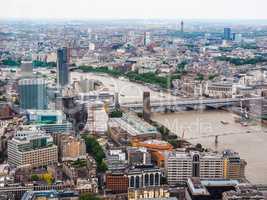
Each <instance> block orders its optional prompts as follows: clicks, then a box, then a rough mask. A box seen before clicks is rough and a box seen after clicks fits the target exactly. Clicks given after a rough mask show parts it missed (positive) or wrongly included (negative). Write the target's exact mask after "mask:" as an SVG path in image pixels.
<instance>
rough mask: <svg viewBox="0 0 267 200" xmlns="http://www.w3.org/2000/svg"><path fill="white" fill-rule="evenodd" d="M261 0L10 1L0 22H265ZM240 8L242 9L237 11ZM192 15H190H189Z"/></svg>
mask: <svg viewBox="0 0 267 200" xmlns="http://www.w3.org/2000/svg"><path fill="white" fill-rule="evenodd" d="M266 6H267V2H266V1H264V0H256V1H251V0H248V1H246V2H244V1H242V0H236V1H230V0H219V1H212V0H203V1H194V0H187V1H184V0H180V1H173V0H168V1H164V2H163V1H157V2H153V1H151V0H147V1H141V0H137V1H129V0H126V1H125V0H124V1H123V0H114V1H106V0H89V1H87V0H76V1H73V0H71V1H67V2H66V1H64V3H63V1H60V0H58V1H52V0H47V1H42V0H37V1H36V0H35V1H34V0H22V1H19V0H10V1H4V2H2V3H1V8H0V11H1V12H0V19H9V18H15V19H20V18H22V19H160V18H162V19H176V18H183V19H235V20H236V19H238V20H239V19H240V20H242V19H243V20H244V19H254V20H261V19H267V13H266V12H265V9H264V8H266ZM241 8H242V9H241ZM192 13H193V15H192Z"/></svg>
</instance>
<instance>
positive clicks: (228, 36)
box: [223, 28, 232, 40]
mask: <svg viewBox="0 0 267 200" xmlns="http://www.w3.org/2000/svg"><path fill="white" fill-rule="evenodd" d="M231 38H232V37H231V28H224V33H223V39H224V40H231Z"/></svg>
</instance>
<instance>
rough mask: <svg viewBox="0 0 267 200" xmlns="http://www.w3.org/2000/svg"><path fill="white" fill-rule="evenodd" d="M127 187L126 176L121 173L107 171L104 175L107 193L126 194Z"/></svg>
mask: <svg viewBox="0 0 267 200" xmlns="http://www.w3.org/2000/svg"><path fill="white" fill-rule="evenodd" d="M128 187H129V180H128V176H127V175H126V174H124V173H123V172H122V171H112V172H111V171H108V172H107V173H106V189H107V191H108V192H111V193H114V194H118V193H127V192H128Z"/></svg>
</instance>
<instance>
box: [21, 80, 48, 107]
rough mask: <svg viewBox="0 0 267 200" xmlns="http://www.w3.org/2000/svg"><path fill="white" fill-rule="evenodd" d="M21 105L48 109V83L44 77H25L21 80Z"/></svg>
mask: <svg viewBox="0 0 267 200" xmlns="http://www.w3.org/2000/svg"><path fill="white" fill-rule="evenodd" d="M18 89H19V96H20V107H21V108H23V109H47V104H48V100H47V85H46V82H45V80H44V79H42V78H25V79H21V80H20V81H19V86H18Z"/></svg>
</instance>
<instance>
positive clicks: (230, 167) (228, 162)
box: [223, 150, 246, 180]
mask: <svg viewBox="0 0 267 200" xmlns="http://www.w3.org/2000/svg"><path fill="white" fill-rule="evenodd" d="M223 156H224V178H227V179H237V180H242V179H245V167H246V162H245V160H243V159H241V158H240V156H239V154H238V153H235V152H232V151H230V150H227V151H224V152H223Z"/></svg>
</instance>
